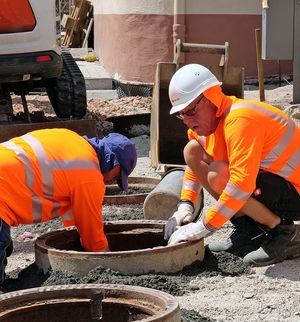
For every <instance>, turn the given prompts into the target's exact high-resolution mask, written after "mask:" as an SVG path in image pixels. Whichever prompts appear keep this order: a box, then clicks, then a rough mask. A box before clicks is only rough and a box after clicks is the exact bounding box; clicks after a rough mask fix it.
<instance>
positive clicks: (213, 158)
mask: <svg viewBox="0 0 300 322" xmlns="http://www.w3.org/2000/svg"><path fill="white" fill-rule="evenodd" d="M169 97H170V101H171V103H172V109H171V111H170V114H175V116H178V117H179V118H181V119H182V120H183V122H184V124H185V125H187V127H188V128H189V130H188V137H189V142H188V143H187V145H186V146H185V148H184V152H183V153H184V159H185V162H186V164H187V169H186V171H185V176H184V183H183V187H182V192H181V199H182V201H181V202H180V203H179V206H178V211H177V212H175V213H174V215H173V216H172V217H171V218H170V219H169V220H168V222H167V224H166V228H165V231H166V232H167V234H166V238H169V244H171V245H173V244H176V243H178V242H180V241H184V240H193V239H200V238H204V237H206V236H208V235H209V234H211V233H212V232H214V231H216V230H217V229H219V228H221V227H222V226H223V225H224V224H225V223H226V222H227V221H228V220H231V222H232V223H233V225H234V226H235V230H234V233H233V234H232V235H231V236H230V238H228V239H227V240H219V241H218V242H216V243H212V244H210V245H209V248H210V249H211V250H212V251H215V252H219V251H228V252H231V253H234V254H236V255H238V256H241V257H243V260H244V262H246V263H251V264H253V265H256V266H263V265H269V264H273V263H276V262H279V261H282V260H284V259H287V258H292V257H297V256H300V233H299V232H298V231H297V229H296V226H295V225H294V222H293V221H295V220H299V219H300V195H299V194H300V129H299V128H298V127H297V126H296V124H295V123H294V122H293V121H292V120H291V119H290V118H289V117H288V116H287V115H286V114H285V113H284V112H283V111H281V110H280V109H278V108H276V107H274V106H271V105H269V104H266V103H262V102H255V101H250V100H244V99H239V98H236V97H235V96H226V95H225V94H224V93H223V92H222V89H221V83H220V82H219V81H218V80H217V78H216V77H215V76H214V75H213V74H212V73H211V72H210V71H209V70H208V69H207V68H205V67H204V66H202V65H198V64H189V65H185V66H184V67H182V68H180V69H179V70H178V71H177V72H176V73H175V74H174V75H173V77H172V79H171V82H170V85H169ZM202 187H204V188H205V189H206V190H207V191H208V192H209V193H210V194H211V195H212V196H213V197H214V198H215V199H216V203H215V204H214V205H213V207H212V208H211V209H210V210H209V211H208V212H207V213H206V214H204V215H203V216H202V219H201V220H200V221H198V222H191V223H189V224H187V225H183V224H184V223H185V222H190V221H191V220H192V219H193V218H191V213H192V211H193V204H194V201H195V200H196V197H197V196H198V193H199V191H200V189H201V188H202ZM174 222H175V225H174ZM176 225H177V226H181V227H180V228H179V229H177V230H176V231H175V232H174V230H175V229H176V227H175V228H174V226H176Z"/></svg>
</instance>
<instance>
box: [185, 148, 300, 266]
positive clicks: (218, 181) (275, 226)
mask: <svg viewBox="0 0 300 322" xmlns="http://www.w3.org/2000/svg"><path fill="white" fill-rule="evenodd" d="M184 156H185V160H186V163H187V165H188V166H189V167H190V168H191V169H192V170H193V172H194V173H195V174H196V175H197V176H198V178H199V179H200V181H201V183H202V184H203V186H204V188H205V189H206V190H207V191H208V192H209V193H210V194H211V195H212V196H213V197H214V198H215V199H217V198H218V197H219V195H220V194H221V193H222V191H223V189H224V188H225V186H226V184H227V182H228V180H229V171H228V165H227V163H226V162H224V161H212V160H211V158H210V157H209V156H208V155H207V154H206V153H205V151H204V149H203V148H202V147H201V146H198V148H197V145H196V144H195V142H191V143H189V144H188V145H187V146H186V148H185V150H184ZM199 161H200V162H199ZM265 175H267V176H268V178H267V180H266V181H263V188H262V189H263V190H266V191H267V190H269V191H271V194H274V193H275V195H276V196H277V195H278V196H279V198H280V200H281V196H284V198H287V197H286V191H289V197H288V199H285V200H289V203H292V204H294V205H295V206H293V207H292V209H291V212H290V213H287V214H283V218H280V217H279V216H277V215H276V214H275V213H274V212H272V211H271V210H270V209H269V208H268V207H266V206H265V205H264V204H263V203H262V202H259V201H258V200H256V199H255V198H253V197H250V198H249V199H248V201H247V202H246V203H245V205H244V206H243V207H242V208H241V210H240V212H239V213H238V214H237V215H236V216H235V218H233V219H232V220H231V221H232V223H233V224H234V226H235V227H236V231H234V233H233V234H232V235H231V236H230V238H228V239H226V240H225V241H223V243H222V242H219V243H218V242H217V243H215V245H211V244H210V245H209V248H210V249H211V250H212V251H222V250H223V251H229V252H232V253H234V254H236V255H238V256H241V257H244V256H245V255H246V256H245V257H244V261H245V262H246V263H251V264H254V265H256V266H263V265H269V264H273V263H276V262H279V261H282V260H284V259H286V258H290V257H297V256H300V233H299V232H298V231H297V229H296V227H295V225H294V224H293V220H298V217H299V210H300V209H299V205H300V195H299V194H298V193H297V191H296V190H295V189H294V190H293V189H292V188H291V187H290V186H289V183H288V182H286V181H285V180H284V179H283V178H280V177H278V176H276V175H274V174H270V173H262V174H260V176H258V180H259V181H260V180H261V178H262V177H263V176H265ZM272 177H273V178H272ZM274 180H275V181H274ZM270 181H273V184H274V182H275V185H273V186H272V183H271V184H270ZM266 182H268V183H267V184H266ZM260 184H261V183H258V185H260ZM278 185H279V186H280V187H281V188H278ZM274 187H275V190H277V191H276V192H273V190H272V189H273V188H274ZM282 191H285V192H284V193H282ZM268 198H269V199H272V196H271V195H269V196H268V194H266V196H265V197H263V198H262V201H263V200H264V201H266V202H270V201H271V200H268ZM290 201H291V202H290ZM273 202H274V200H273ZM276 202H278V201H276ZM297 205H298V206H297ZM297 207H298V208H297ZM276 209H277V211H278V208H277V207H276ZM281 211H282V209H281V210H279V213H280V214H281ZM282 212H284V211H282ZM241 215H242V216H241ZM245 215H247V216H245ZM239 216H241V217H240V218H239ZM286 216H287V217H286ZM286 218H287V219H286ZM293 218H294V219H293ZM247 220H250V222H249V223H247ZM255 222H258V223H260V224H262V225H264V226H266V227H267V228H268V229H269V232H268V234H265V233H264V232H263V230H261V231H260V232H259V230H257V228H259V227H258V226H257V225H256V224H255ZM255 226H257V227H256V228H255ZM251 249H252V250H251Z"/></svg>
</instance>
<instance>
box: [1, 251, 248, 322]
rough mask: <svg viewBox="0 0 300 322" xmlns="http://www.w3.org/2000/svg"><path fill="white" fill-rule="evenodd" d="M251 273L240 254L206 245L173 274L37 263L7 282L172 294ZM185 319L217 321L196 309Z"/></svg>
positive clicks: (20, 285) (12, 286)
mask: <svg viewBox="0 0 300 322" xmlns="http://www.w3.org/2000/svg"><path fill="white" fill-rule="evenodd" d="M245 274H246V275H247V274H251V268H250V267H249V266H247V265H246V264H244V263H243V262H242V260H241V259H240V258H239V257H236V256H234V255H230V254H228V253H219V254H212V253H211V252H210V251H209V250H208V249H206V255H205V260H204V261H203V262H195V263H194V264H192V265H191V266H189V267H186V268H184V269H183V270H182V271H181V272H179V273H174V274H147V275H131V276H129V275H122V274H120V273H119V272H116V271H113V270H111V269H104V268H103V267H97V268H96V269H94V270H92V271H90V272H89V273H88V274H87V275H86V276H84V277H80V276H78V275H76V274H74V273H70V272H52V271H49V272H48V273H47V274H46V275H45V274H43V273H42V271H41V270H39V269H38V268H37V266H36V265H35V264H32V265H30V266H28V267H27V268H25V269H23V270H16V271H14V272H12V273H11V274H10V276H9V277H8V278H7V280H6V283H5V286H6V288H7V290H8V291H16V290H21V289H26V288H32V287H39V286H47V285H69V284H101V283H108V284H126V285H134V286H143V287H148V288H154V289H157V290H160V291H163V292H167V293H169V294H171V295H173V296H181V295H184V294H187V293H191V292H194V291H198V290H199V288H198V287H197V286H195V285H193V283H192V281H193V280H194V279H195V278H196V277H197V278H205V277H211V276H217V275H222V276H240V275H245ZM182 317H183V319H182V321H186V322H202V321H206V322H208V321H214V320H213V319H208V318H207V317H201V316H199V314H198V313H197V312H195V311H188V310H182Z"/></svg>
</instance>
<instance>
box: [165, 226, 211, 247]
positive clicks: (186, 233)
mask: <svg viewBox="0 0 300 322" xmlns="http://www.w3.org/2000/svg"><path fill="white" fill-rule="evenodd" d="M210 233H211V231H210V230H208V229H206V227H205V226H204V224H203V222H202V220H200V221H198V222H196V223H194V222H192V223H190V224H188V225H185V226H182V227H180V228H178V229H177V230H176V231H175V232H174V233H173V234H172V236H171V237H170V239H169V241H168V245H175V244H178V243H180V242H182V241H191V240H197V239H201V238H204V237H206V236H208V235H209V234H210Z"/></svg>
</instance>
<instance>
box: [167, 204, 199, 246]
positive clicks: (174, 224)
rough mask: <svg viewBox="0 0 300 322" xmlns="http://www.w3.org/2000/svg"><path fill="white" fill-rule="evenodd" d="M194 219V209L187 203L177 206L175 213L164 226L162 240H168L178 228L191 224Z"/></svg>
mask: <svg viewBox="0 0 300 322" xmlns="http://www.w3.org/2000/svg"><path fill="white" fill-rule="evenodd" d="M194 219H195V215H194V207H193V206H192V204H190V203H189V202H182V203H180V204H179V206H178V209H177V211H175V212H174V214H173V216H172V217H170V218H169V219H168V221H167V223H166V225H165V229H164V239H165V240H168V239H169V238H170V237H171V235H172V234H173V233H174V231H175V230H176V229H177V228H178V226H182V225H185V224H188V223H190V222H192V221H193V220H194Z"/></svg>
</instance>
